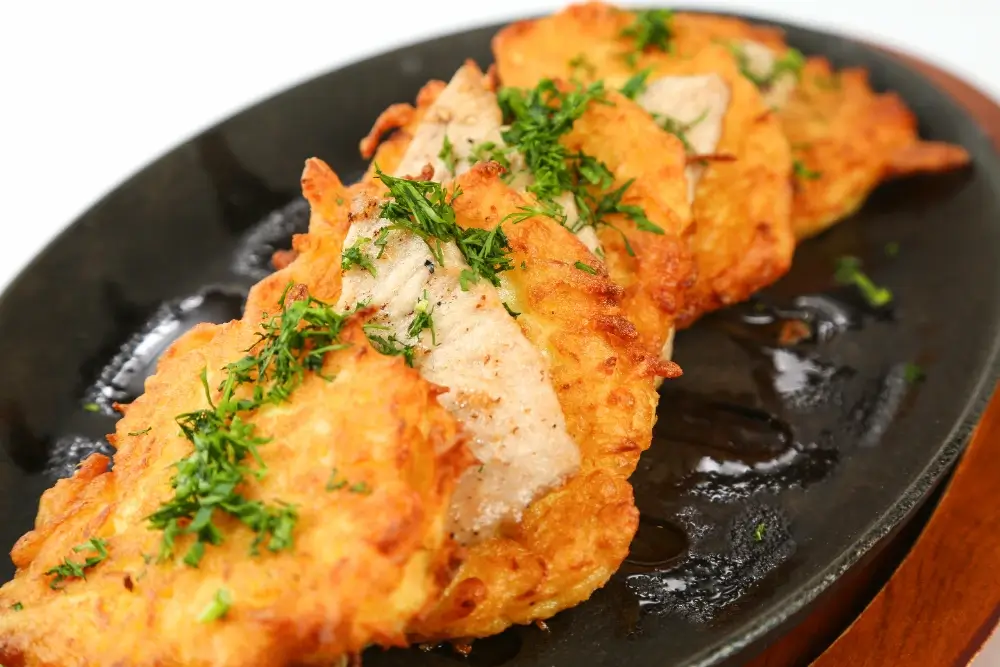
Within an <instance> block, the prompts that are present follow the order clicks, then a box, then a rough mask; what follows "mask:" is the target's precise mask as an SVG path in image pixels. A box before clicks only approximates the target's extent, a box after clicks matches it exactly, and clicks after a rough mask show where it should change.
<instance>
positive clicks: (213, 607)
mask: <svg viewBox="0 0 1000 667" xmlns="http://www.w3.org/2000/svg"><path fill="white" fill-rule="evenodd" d="M232 606H233V596H232V595H231V594H230V593H229V591H228V590H226V589H225V588H220V589H219V590H217V591H216V592H215V597H213V598H212V601H211V602H210V603H209V604H208V606H207V607H205V611H203V612H201V615H200V616H199V617H198V622H199V623H211V622H212V621H218V620H219V619H221V618H225V616H226V614H228V613H229V608H230V607H232Z"/></svg>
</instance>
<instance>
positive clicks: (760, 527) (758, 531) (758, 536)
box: [753, 521, 767, 542]
mask: <svg viewBox="0 0 1000 667" xmlns="http://www.w3.org/2000/svg"><path fill="white" fill-rule="evenodd" d="M766 530H767V526H766V525H764V522H763V521H761V522H760V523H758V524H757V527H756V528H754V529H753V539H754V542H761V541H763V539H764V532H765V531H766Z"/></svg>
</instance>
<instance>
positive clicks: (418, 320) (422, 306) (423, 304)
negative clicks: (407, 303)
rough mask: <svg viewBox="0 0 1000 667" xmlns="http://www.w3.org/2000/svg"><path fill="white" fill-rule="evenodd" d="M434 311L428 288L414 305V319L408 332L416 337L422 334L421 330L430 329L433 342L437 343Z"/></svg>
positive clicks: (433, 343)
mask: <svg viewBox="0 0 1000 667" xmlns="http://www.w3.org/2000/svg"><path fill="white" fill-rule="evenodd" d="M433 312H434V307H433V306H432V305H430V299H429V297H428V296H427V290H424V295H423V296H422V297H421V298H420V299H418V300H417V303H416V305H414V306H413V321H412V322H410V328H409V329H407V331H406V333H407V334H409V335H410V336H412V337H414V338H417V337H419V336H420V332H421V331H423V330H424V329H430V332H431V344H432V345H437V333H436V332H435V331H434V318H433Z"/></svg>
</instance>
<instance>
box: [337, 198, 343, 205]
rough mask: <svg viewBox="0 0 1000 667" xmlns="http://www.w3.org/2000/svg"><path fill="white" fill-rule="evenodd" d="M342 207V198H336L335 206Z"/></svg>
mask: <svg viewBox="0 0 1000 667" xmlns="http://www.w3.org/2000/svg"><path fill="white" fill-rule="evenodd" d="M343 205H344V198H343V197H337V206H343Z"/></svg>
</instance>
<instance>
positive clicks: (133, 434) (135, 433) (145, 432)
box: [128, 426, 153, 436]
mask: <svg viewBox="0 0 1000 667" xmlns="http://www.w3.org/2000/svg"><path fill="white" fill-rule="evenodd" d="M152 430H153V427H152V426H147V427H146V428H144V429H142V430H141V431H129V432H128V434H129V435H132V436H135V435H146V434H147V433H149V432H150V431H152Z"/></svg>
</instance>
